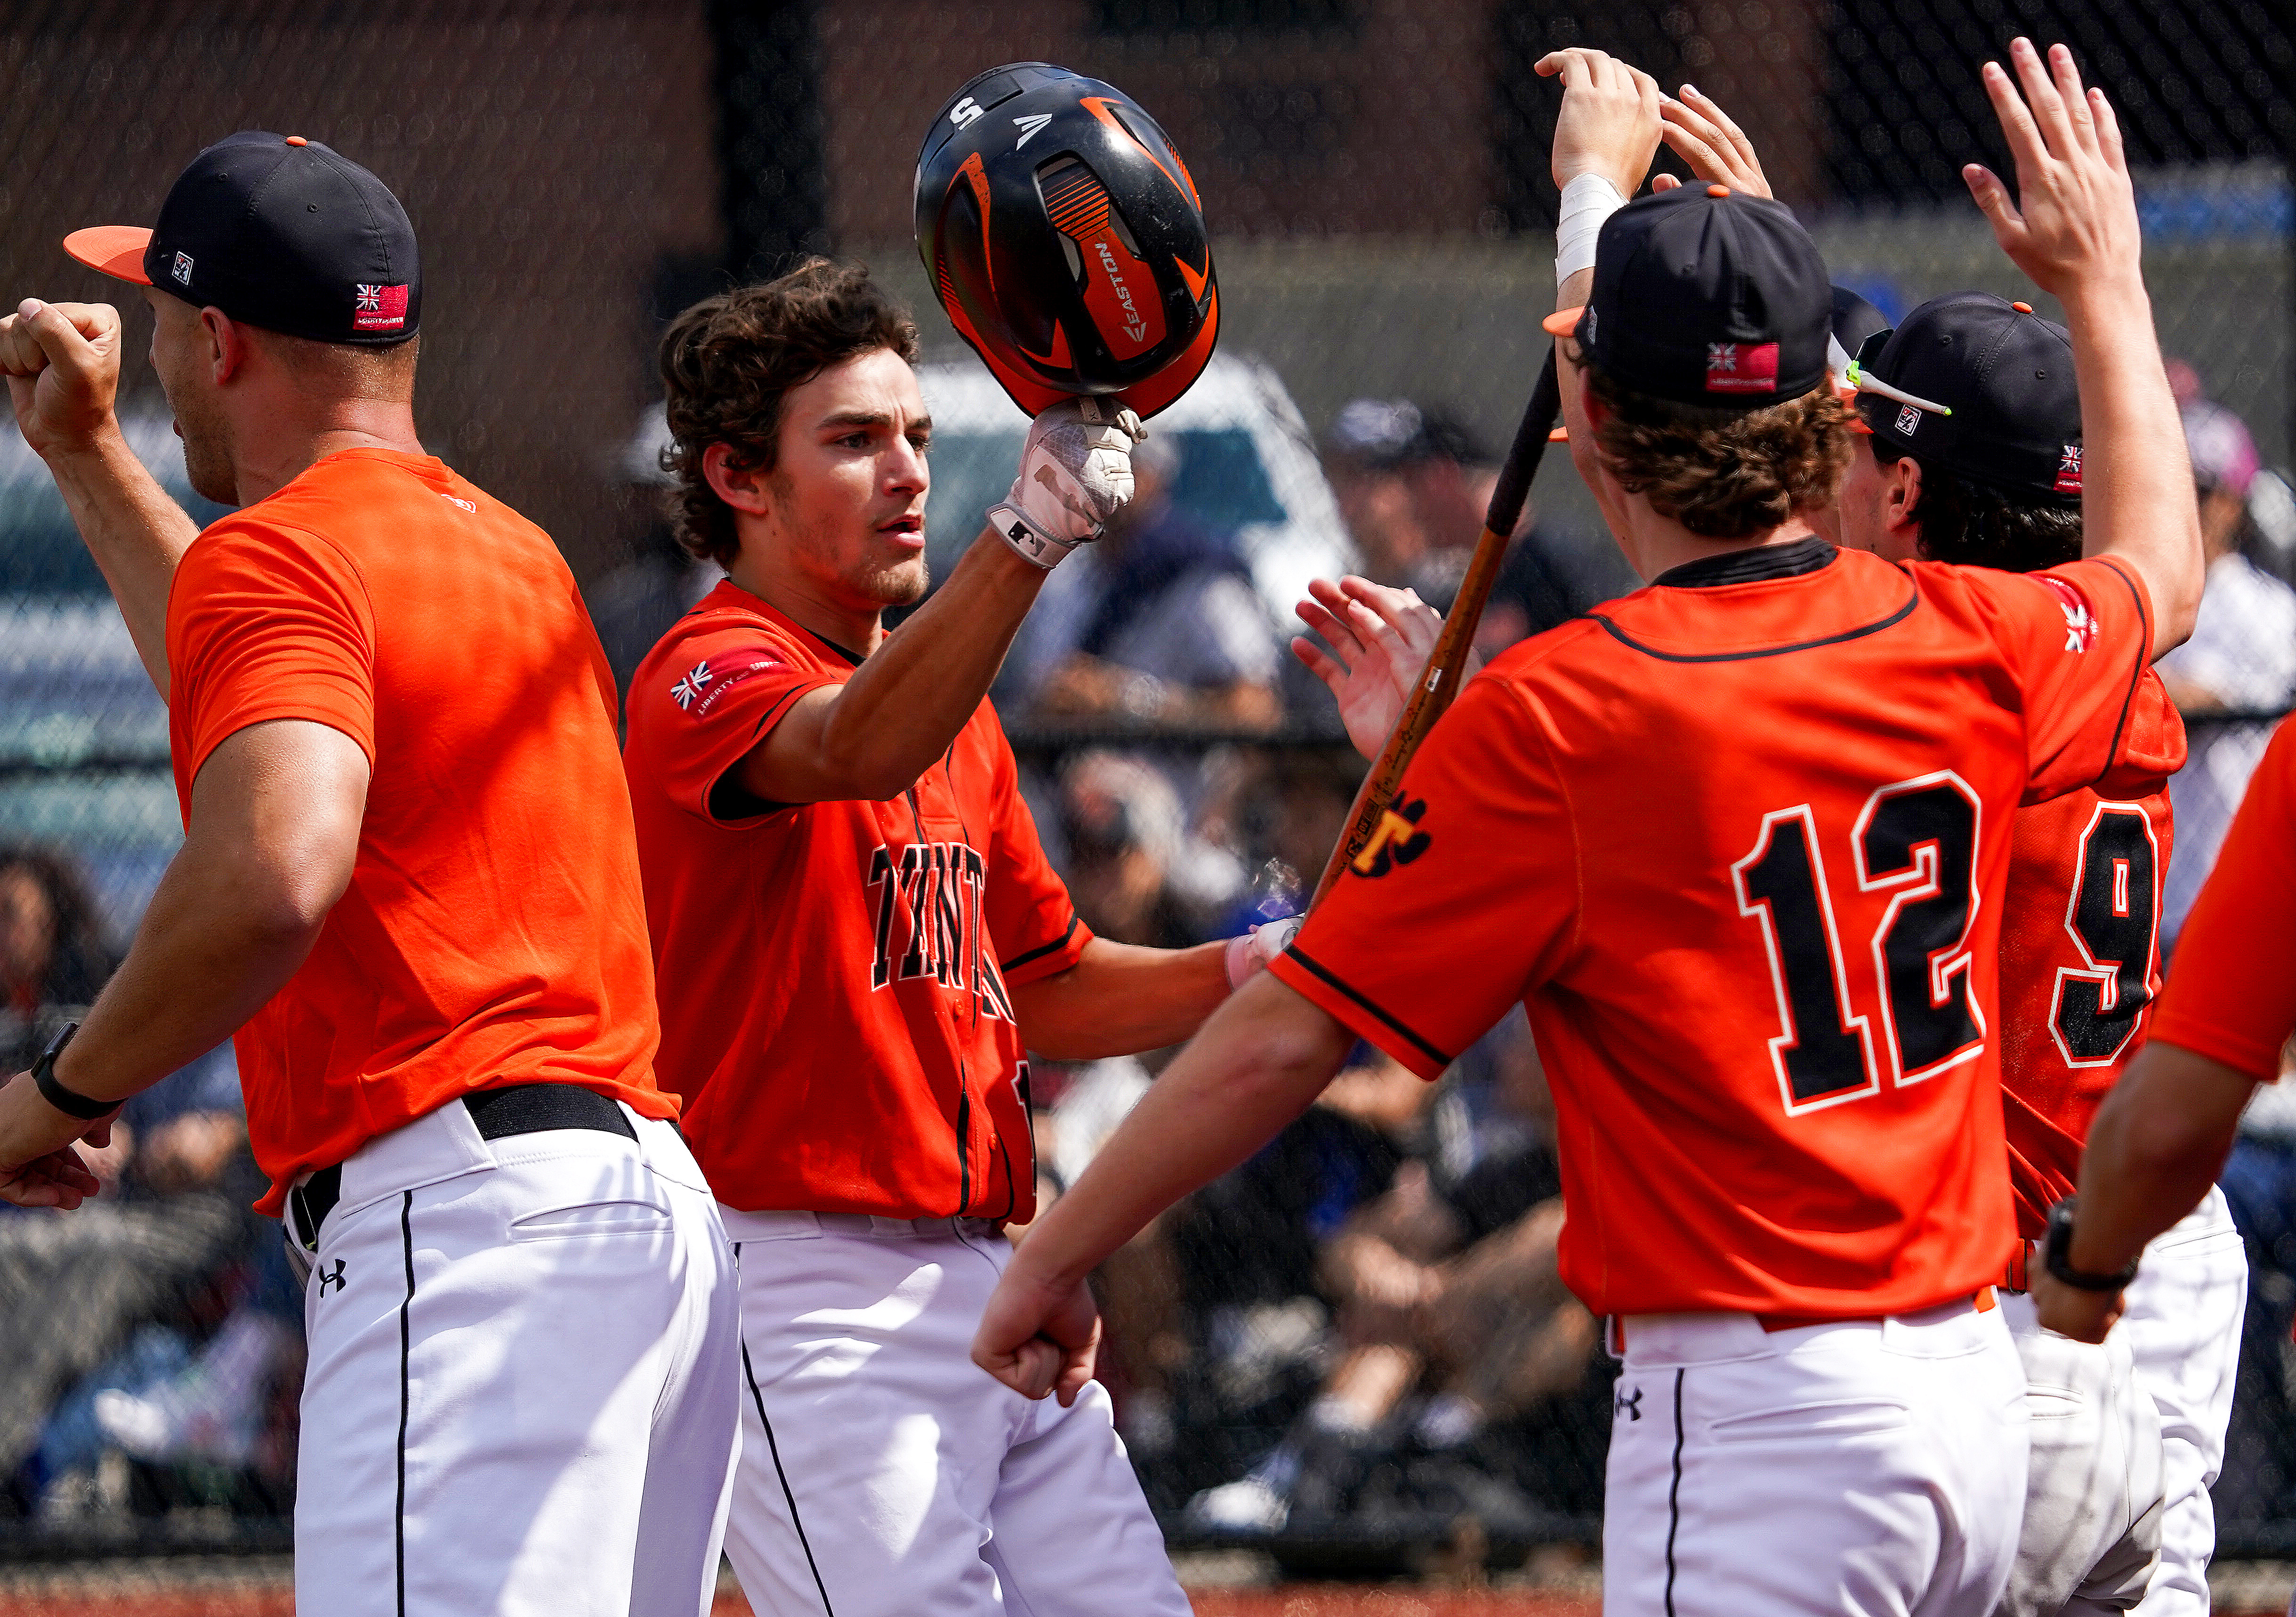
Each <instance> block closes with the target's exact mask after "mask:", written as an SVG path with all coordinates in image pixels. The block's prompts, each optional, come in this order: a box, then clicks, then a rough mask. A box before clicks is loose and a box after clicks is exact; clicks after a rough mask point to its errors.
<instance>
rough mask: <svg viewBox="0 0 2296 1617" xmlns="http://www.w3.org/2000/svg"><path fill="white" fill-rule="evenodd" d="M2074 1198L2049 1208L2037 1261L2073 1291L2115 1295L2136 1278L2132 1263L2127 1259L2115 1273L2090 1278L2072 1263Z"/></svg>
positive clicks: (2134, 1264)
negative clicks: (2045, 1231) (2045, 1230)
mask: <svg viewBox="0 0 2296 1617" xmlns="http://www.w3.org/2000/svg"><path fill="white" fill-rule="evenodd" d="M2077 1201H2079V1197H2078V1196H2067V1197H2066V1198H2065V1199H2064V1200H2063V1201H2062V1202H2058V1203H2057V1204H2056V1205H2055V1206H2054V1207H2052V1208H2051V1209H2049V1233H2048V1236H2047V1238H2046V1240H2044V1241H2043V1242H2042V1244H2041V1261H2042V1263H2043V1264H2044V1265H2046V1267H2047V1268H2048V1271H2049V1273H2050V1274H2052V1275H2054V1276H2056V1277H2057V1278H2058V1279H2060V1280H2062V1281H2063V1282H2064V1283H2065V1284H2066V1285H2069V1286H2071V1287H2073V1288H2074V1289H2075V1290H2076V1291H2083V1292H2118V1291H2120V1290H2122V1289H2123V1288H2125V1287H2126V1286H2127V1285H2128V1283H2129V1282H2130V1281H2132V1280H2134V1279H2136V1259H2134V1258H2131V1259H2130V1260H2128V1264H2127V1266H2126V1267H2125V1268H2122V1269H2121V1270H2120V1272H2119V1273H2118V1274H2112V1275H2092V1274H2090V1273H2089V1272H2088V1271H2087V1269H2078V1268H2074V1267H2073V1264H2072V1251H2073V1203H2074V1202H2077Z"/></svg>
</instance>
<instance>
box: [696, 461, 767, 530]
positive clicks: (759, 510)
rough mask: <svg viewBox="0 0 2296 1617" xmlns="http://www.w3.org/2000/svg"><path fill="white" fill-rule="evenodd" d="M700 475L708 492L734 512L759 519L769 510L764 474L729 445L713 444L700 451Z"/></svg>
mask: <svg viewBox="0 0 2296 1617" xmlns="http://www.w3.org/2000/svg"><path fill="white" fill-rule="evenodd" d="M701 475H702V476H703V477H704V478H705V479H707V480H708V481H709V491H710V492H711V493H712V494H714V495H716V496H717V497H718V498H719V499H721V500H723V501H725V502H726V504H727V505H731V506H732V507H733V508H734V510H736V511H746V512H748V513H750V514H751V515H752V516H763V515H765V514H766V513H767V512H769V511H771V510H772V509H773V500H772V497H770V496H769V495H768V494H767V491H766V473H764V472H760V471H758V469H757V468H756V467H755V466H753V465H750V464H749V463H748V462H747V461H745V460H743V459H742V456H741V455H740V454H739V453H737V452H736V451H735V449H734V446H733V445H731V444H726V443H717V444H710V445H709V446H707V447H705V448H703V450H702V451H701Z"/></svg>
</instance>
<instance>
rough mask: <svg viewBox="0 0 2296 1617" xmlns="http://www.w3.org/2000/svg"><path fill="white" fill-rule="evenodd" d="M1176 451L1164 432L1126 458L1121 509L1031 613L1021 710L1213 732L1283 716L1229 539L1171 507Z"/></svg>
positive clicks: (1275, 664)
mask: <svg viewBox="0 0 2296 1617" xmlns="http://www.w3.org/2000/svg"><path fill="white" fill-rule="evenodd" d="M1179 455H1180V450H1179V448H1178V447H1177V445H1176V444H1175V443H1174V442H1173V441H1172V439H1171V438H1170V436H1169V434H1167V435H1163V436H1157V435H1153V434H1152V435H1151V436H1150V437H1149V438H1148V439H1147V440H1146V441H1145V442H1144V443H1143V444H1141V445H1140V447H1138V448H1136V449H1135V450H1134V451H1133V452H1132V475H1133V496H1132V502H1131V504H1129V505H1127V506H1125V508H1124V509H1123V510H1122V511H1121V512H1119V513H1118V514H1117V515H1116V516H1115V517H1113V518H1111V520H1110V521H1109V523H1108V525H1107V527H1106V528H1105V529H1103V531H1102V534H1101V537H1100V539H1099V541H1098V542H1097V543H1095V544H1094V545H1091V546H1087V547H1086V549H1085V550H1084V552H1083V553H1082V554H1079V555H1078V556H1077V557H1075V558H1074V559H1072V560H1071V561H1070V563H1069V565H1068V566H1067V567H1064V568H1062V570H1060V572H1059V573H1057V574H1056V575H1054V579H1053V580H1051V581H1048V584H1047V593H1046V596H1045V597H1044V598H1043V599H1041V600H1040V601H1039V602H1038V603H1037V608H1036V610H1035V611H1034V612H1031V613H1030V620H1031V622H1032V624H1033V625H1034V626H1035V628H1036V632H1035V633H1034V634H1031V635H1030V636H1029V639H1028V643H1027V644H1026V645H1025V646H1022V647H1021V648H1019V649H1018V650H1017V652H1016V655H1018V656H1019V657H1020V658H1021V660H1022V661H1024V662H1025V663H1026V664H1027V665H1029V667H1030V668H1032V669H1034V670H1035V673H1034V675H1033V679H1032V687H1031V688H1030V689H1029V690H1027V691H1026V692H1024V694H1023V700H1024V701H1026V702H1028V704H1029V706H1030V707H1031V708H1032V709H1033V710H1034V711H1035V712H1036V714H1037V716H1038V717H1040V718H1060V719H1078V718H1111V719H1117V720H1121V721H1129V722H1133V723H1136V724H1142V725H1153V726H1165V727H1174V728H1181V727H1191V726H1202V727H1213V728H1223V729H1266V728H1270V727H1272V726H1275V724H1276V723H1277V722H1278V721H1280V720H1281V719H1282V718H1283V703H1282V701H1281V699H1280V697H1279V696H1278V694H1277V689H1276V677H1277V674H1278V671H1279V666H1280V652H1279V648H1278V646H1277V644H1276V637H1275V625H1274V624H1272V623H1270V622H1269V621H1268V618H1267V608H1266V607H1264V606H1263V605H1261V603H1260V600H1259V592H1258V591H1257V590H1256V589H1255V588H1254V587H1253V586H1252V582H1251V569H1250V568H1249V567H1248V566H1246V565H1245V563H1244V561H1243V558H1242V554H1240V553H1239V552H1238V550H1237V548H1236V544H1235V538H1234V535H1233V534H1225V533H1214V532H1211V531H1210V530H1209V529H1204V528H1202V527H1200V526H1198V525H1197V523H1196V522H1195V521H1194V520H1193V518H1191V517H1190V516H1188V515H1187V514H1186V513H1184V512H1182V511H1181V510H1180V509H1179V508H1178V507H1177V505H1174V504H1173V503H1172V500H1171V493H1170V491H1171V487H1172V479H1173V477H1174V475H1175V474H1176V473H1177V471H1178V470H1179ZM1054 584H1057V585H1058V586H1059V587H1058V588H1057V589H1055V588H1054V587H1053V586H1054Z"/></svg>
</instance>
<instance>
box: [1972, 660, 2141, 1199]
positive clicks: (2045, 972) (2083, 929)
mask: <svg viewBox="0 0 2296 1617" xmlns="http://www.w3.org/2000/svg"><path fill="white" fill-rule="evenodd" d="M2127 750H2128V753H2129V758H2128V763H2127V765H2126V766H2125V767H2124V768H2123V769H2122V770H2121V771H2120V775H2121V776H2122V778H2120V779H2119V780H2115V781H2108V782H2106V783H2105V792H2106V793H2107V795H2101V794H2100V793H2098V792H2091V791H2082V792H2072V793H2070V794H2068V795H2067V796H2064V797H2061V798H2058V799H2056V800H2054V801H2053V802H2047V803H2037V804H2035V805H2033V806H2032V807H2030V808H2021V809H2020V810H2018V813H2017V819H2016V824H2015V826H2014V827H2013V833H2012V835H2013V852H2012V854H2011V857H2010V861H2009V887H2008V891H2007V893H2006V895H2005V921H2004V923H2003V927H2002V933H2001V1101H2002V1108H2003V1113H2004V1121H2005V1125H2006V1128H2007V1130H2008V1143H2009V1179H2010V1187H2011V1190H2012V1192H2013V1194H2014V1195H2015V1197H2016V1202H2017V1230H2018V1233H2019V1234H2020V1235H2023V1236H2024V1237H2025V1238H2026V1239H2027V1240H2029V1241H2038V1240H2039V1239H2040V1238H2041V1236H2042V1235H2043V1234H2044V1233H2045V1232H2046V1230H2047V1228H2048V1218H2049V1209H2050V1208H2051V1207H2052V1206H2053V1205H2054V1204H2055V1203H2056V1202H2059V1201H2061V1200H2062V1199H2063V1198H2064V1197H2066V1196H2069V1195H2071V1194H2072V1193H2073V1188H2074V1186H2075V1184H2076V1183H2077V1182H2078V1180H2079V1174H2080V1154H2081V1146H2082V1145H2083V1143H2084V1142H2085V1141H2087V1138H2088V1126H2089V1122H2090V1120H2091V1119H2093V1118H2095V1115H2096V1109H2097V1107H2098V1106H2100V1105H2101V1104H2103V1101H2104V1097H2105V1096H2106V1095H2108V1094H2110V1093H2111V1092H2112V1086H2113V1085H2114V1084H2115V1083H2117V1082H2119V1081H2120V1074H2121V1071H2122V1070H2123V1069H2125V1068H2126V1067H2127V1066H2128V1063H2129V1061H2130V1059H2131V1058H2132V1057H2134V1056H2135V1055H2136V1052H2137V1050H2138V1049H2140V1048H2141V1047H2143V1045H2144V1033H2145V1030H2146V1012H2147V1011H2148V1010H2150V1009H2151V1007H2152V1005H2153V997H2154V996H2155V995H2156V994H2158V993H2159V992H2160V989H2161V881H2162V879H2163V878H2164V877H2165V876H2166V875H2167V874H2168V872H2169V848H2170V846H2171V843H2172V841H2173V827H2174V822H2173V818H2172V816H2171V814H2170V811H2169V784H2168V776H2170V775H2173V774H2174V773H2176V771H2177V769H2179V768H2181V767H2183V766H2184V761H2185V725H2184V720H2183V719H2182V718H2178V717H2177V710H2176V709H2175V708H2174V707H2173V706H2172V705H2170V703H2169V697H2168V693H2167V692H2166V691H2164V690H2163V689H2162V688H2161V681H2160V680H2159V679H2158V678H2157V677H2154V676H2153V675H2152V674H2150V673H2148V674H2146V676H2145V677H2144V680H2143V681H2142V682H2141V683H2140V685H2139V686H2138V689H2137V700H2136V705H2135V708H2134V710H2132V712H2131V714H2130V718H2129V735H2128V749H2127Z"/></svg>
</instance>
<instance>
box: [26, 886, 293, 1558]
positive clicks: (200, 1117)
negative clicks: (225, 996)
mask: <svg viewBox="0 0 2296 1617" xmlns="http://www.w3.org/2000/svg"><path fill="white" fill-rule="evenodd" d="M111 965H112V960H111V955H110V953H109V951H108V950H106V948H104V946H103V943H102V938H101V936H100V934H99V932H98V931H97V927H96V922H95V913H94V903H93V901H92V900H91V899H90V897H89V891H88V886H87V882H86V878H85V876H84V875H83V874H82V873H81V871H80V869H79V867H78V864H77V863H76V862H75V861H74V860H73V859H72V858H70V856H69V855H66V854H63V853H61V852H59V851H55V850H48V849H42V848H35V847H27V846H21V845H18V846H8V847H0V1055H9V1056H10V1057H11V1058H12V1060H13V1061H14V1063H15V1065H14V1068H13V1069H12V1070H21V1068H22V1067H24V1066H26V1065H28V1064H29V1061H30V1059H31V1056H32V1055H34V1054H35V1053H36V1051H37V1047H38V1046H39V1045H41V1044H44V1043H45V1041H46V1039H47V1038H49V1037H51V1036H52V1035H53V1031H54V1030H55V1029H56V1028H57V1027H59V1026H61V1024H62V1023H63V1022H66V1021H68V1020H70V1018H71V1017H72V1016H74V1015H76V1014H78V1013H79V1012H80V1011H81V1010H82V1009H84V1008H85V1007H86V1005H88V1003H89V1002H90V1001H92V1000H93V999H94V997H95V996H96V993H97V991H98V990H99V989H102V986H103V982H104V980H105V978H106V977H107V976H108V975H109V974H110V972H111ZM82 1154H83V1156H85V1157H86V1158H87V1159H88V1161H89V1166H90V1167H91V1168H92V1169H93V1170H94V1171H95V1173H96V1174H97V1176H98V1177H99V1178H101V1179H102V1182H103V1189H102V1194H101V1195H100V1197H99V1199H98V1201H97V1202H96V1203H95V1204H94V1205H93V1206H89V1207H86V1208H83V1209H81V1210H80V1211H78V1212H76V1213H74V1214H72V1215H71V1216H70V1218H63V1217H60V1216H58V1215H56V1214H54V1213H52V1212H46V1211H31V1210H26V1209H21V1208H16V1207H9V1208H7V1209H6V1210H5V1211H4V1213H0V1478H4V1479H7V1484H6V1487H5V1489H4V1490H0V1491H4V1494H5V1495H6V1496H7V1497H8V1498H10V1499H11V1500H12V1503H13V1504H14V1505H15V1506H16V1507H17V1509H18V1511H19V1512H20V1513H23V1512H30V1511H34V1510H40V1511H45V1512H46V1513H48V1514H72V1512H73V1510H74V1509H75V1508H77V1507H78V1506H84V1505H85V1504H86V1502H87V1501H86V1497H85V1496H86V1492H87V1489H88V1487H89V1485H90V1484H91V1480H92V1477H93V1473H94V1467H95V1462H96V1461H97V1460H98V1459H99V1458H100V1457H102V1455H103V1454H104V1453H106V1452H108V1451H113V1450H118V1451H121V1452H124V1453H127V1454H130V1455H133V1456H134V1457H136V1458H139V1459H144V1460H152V1461H162V1460H167V1461H173V1460H177V1459H200V1460H204V1461H207V1462H209V1463H221V1464H225V1465H239V1464H244V1463H246V1462H247V1461H248V1460H249V1459H250V1458H251V1457H253V1456H254V1454H255V1452H256V1449H257V1446H258V1438H259V1436H260V1434H261V1432H262V1430H263V1428H264V1424H265V1416H266V1414H267V1407H266V1402H265V1396H264V1395H265V1391H266V1384H265V1378H266V1376H267V1375H268V1374H269V1372H270V1370H271V1369H272V1368H273V1367H274V1365H275V1363H276V1361H277V1359H278V1357H279V1355H280V1353H281V1351H282V1350H283V1349H284V1347H285V1346H286V1344H287V1343H288V1342H290V1341H291V1339H292V1338H293V1337H294V1336H295V1334H296V1333H297V1327H298V1325H299V1319H300V1312H301V1308H300V1304H301V1299H300V1296H299V1293H294V1292H293V1291H292V1290H291V1289H290V1290H289V1291H288V1292H287V1293H285V1294H283V1295H276V1296H273V1297H271V1298H270V1299H269V1302H268V1307H269V1312H268V1313H267V1314H266V1315H264V1316H263V1317H261V1318H259V1319H250V1320H249V1321H246V1322H242V1323H241V1324H239V1325H237V1326H235V1327H234V1326H233V1325H232V1324H231V1323H230V1317H231V1316H234V1314H236V1313H238V1312H240V1311H241V1309H242V1306H243V1305H244V1304H245V1303H246V1302H248V1301H250V1299H252V1298H254V1297H255V1296H256V1294H257V1293H258V1292H259V1291H260V1290H261V1289H262V1288H261V1287H260V1286H259V1285H256V1284H255V1282H254V1280H253V1278H252V1277H253V1276H256V1275H257V1273H258V1271H259V1270H260V1268H262V1266H263V1265H264V1264H265V1263H266V1262H272V1263H275V1264H278V1265H279V1266H280V1267H281V1268H283V1260H281V1259H279V1258H278V1256H277V1253H276V1250H275V1249H276V1248H277V1247H278V1244H279V1235H278V1227H277V1226H276V1225H275V1224H273V1223H272V1222H271V1221H270V1220H268V1219H260V1218H258V1217H256V1215H255V1214H254V1213H253V1212H252V1211H250V1207H251V1204H252V1202H254V1200H255V1197H256V1194H258V1191H259V1190H260V1188H261V1184H262V1180H261V1176H260V1174H259V1173H258V1171H257V1170H256V1168H255V1165H254V1161H253V1158H252V1157H251V1156H250V1155H249V1153H248V1151H247V1129H246V1125H245V1122H244V1120H243V1118H242V1108H241V1100H240V1090H239V1072H238V1069H237V1067H236V1066H235V1065H234V1063H233V1061H232V1056H231V1051H230V1049H229V1047H221V1048H218V1049H217V1050H214V1051H211V1052H209V1054H208V1055H205V1056H203V1057H201V1059H200V1060H199V1061H197V1062H194V1063H192V1064H191V1065H190V1066H188V1067H185V1068H184V1070H183V1071H180V1072H177V1073H175V1074H174V1075H172V1076H171V1077H169V1078H168V1079H163V1080H162V1081H161V1082H160V1083H159V1084H157V1085H154V1086H153V1087H152V1088H150V1089H147V1090H145V1091H144V1092H143V1094H141V1095H138V1096H135V1097H134V1098H133V1099H132V1100H130V1101H129V1102H128V1104H127V1106H126V1107H125V1108H123V1109H122V1111H121V1112H120V1114H119V1118H118V1119H117V1120H115V1121H114V1122H113V1124H112V1126H111V1141H110V1143H109V1144H108V1145H105V1146H103V1147H102V1148H100V1149H97V1148H88V1147H83V1148H82ZM218 1288H220V1289H218ZM218 1323H222V1324H223V1325H224V1327H225V1328H224V1330H223V1331H221V1332H217V1331H216V1326H217V1324H218ZM153 1332H157V1333H158V1334H156V1335H154V1334H152V1333H153ZM210 1334H213V1335H214V1338H215V1341H216V1342H222V1343H223V1349H224V1350H223V1351H222V1352H221V1353H220V1354H219V1355H218V1353H217V1352H216V1351H215V1350H214V1343H213V1342H209V1345H208V1346H207V1347H206V1348H194V1346H193V1342H194V1340H195V1339H206V1338H209V1336H210ZM138 1343H140V1348H139V1347H138ZM178 1378H187V1379H184V1382H183V1384H182V1385H180V1386H178V1385H175V1384H173V1383H174V1382H175V1381H176V1379H178ZM131 1381H132V1382H135V1383H136V1384H137V1385H139V1386H142V1385H146V1384H148V1385H149V1386H150V1387H151V1388H152V1391H154V1392H155V1393H160V1392H162V1391H163V1390H164V1394H165V1395H164V1397H162V1398H161V1399H160V1402H159V1403H158V1404H155V1405H154V1406H153V1407H152V1408H149V1409H145V1408H123V1410H122V1413H123V1415H124V1416H125V1417H126V1423H125V1424H122V1425H120V1426H119V1427H118V1428H117V1429H115V1428H114V1427H113V1426H112V1424H111V1423H106V1422H103V1421H102V1419H101V1418H100V1405H101V1399H100V1397H99V1391H101V1390H102V1389H103V1388H106V1387H112V1386H118V1385H122V1384H126V1383H127V1382H131ZM76 1383H77V1391H75V1386H76ZM60 1397H61V1398H62V1400H63V1401H62V1404H61V1407H58V1399H59V1398H60ZM162 1406H164V1407H162ZM52 1408H53V1409H54V1411H55V1413H53V1415H52V1414H51V1410H52ZM137 1416H142V1417H143V1418H141V1419H140V1420H138V1419H136V1418H135V1417H137ZM281 1458H282V1459H283V1456H281ZM120 1502H121V1501H119V1500H117V1499H115V1500H112V1501H111V1503H113V1504H119V1503H120Z"/></svg>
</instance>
